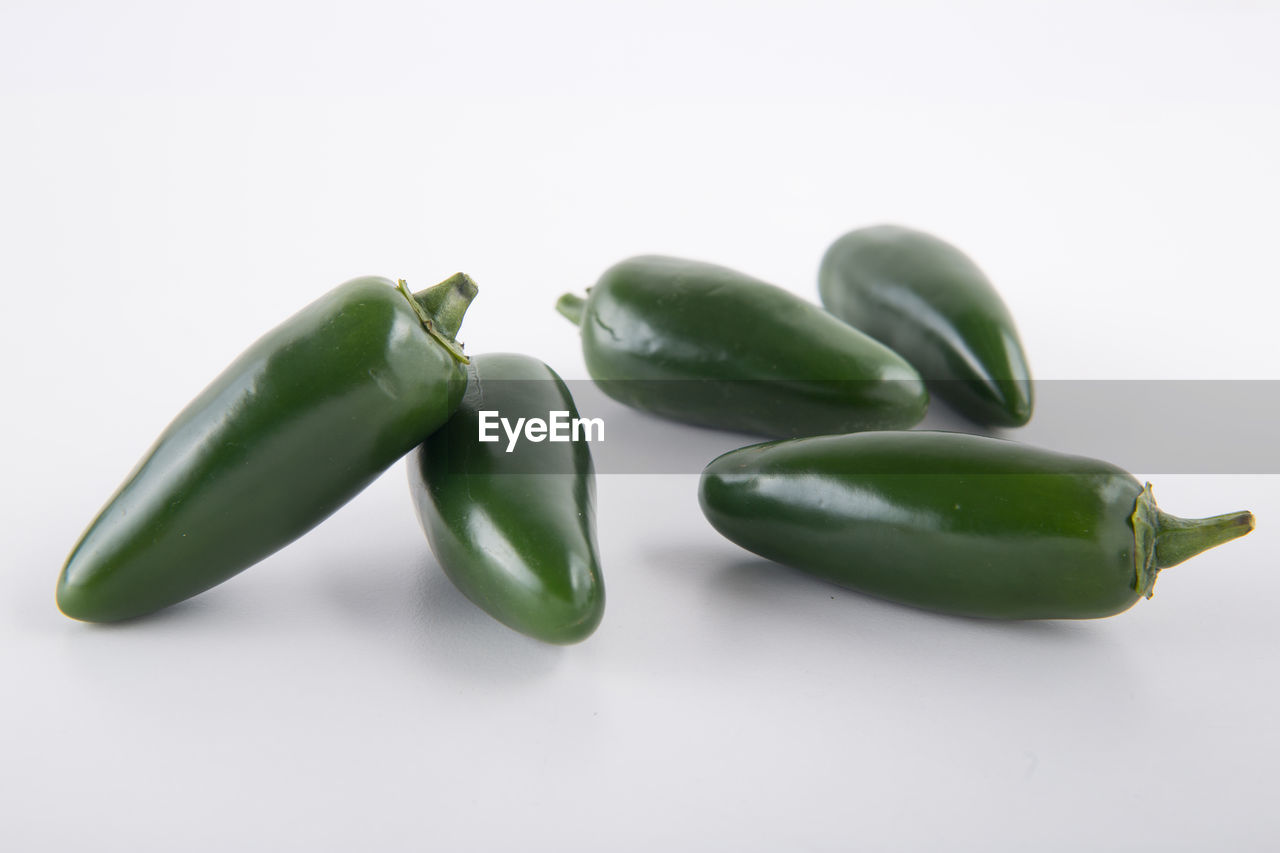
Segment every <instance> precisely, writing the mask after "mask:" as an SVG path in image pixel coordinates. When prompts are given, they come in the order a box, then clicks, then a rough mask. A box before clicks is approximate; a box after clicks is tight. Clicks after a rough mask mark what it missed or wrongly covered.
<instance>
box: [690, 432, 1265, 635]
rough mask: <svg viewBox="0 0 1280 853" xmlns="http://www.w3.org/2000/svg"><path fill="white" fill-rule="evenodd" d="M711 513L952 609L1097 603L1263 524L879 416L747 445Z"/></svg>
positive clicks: (716, 472) (1040, 453)
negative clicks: (845, 431)
mask: <svg viewBox="0 0 1280 853" xmlns="http://www.w3.org/2000/svg"><path fill="white" fill-rule="evenodd" d="M699 499H700V502H701V504H702V510H703V512H704V514H705V515H706V517H707V519H708V520H709V521H710V522H711V525H712V526H713V527H715V529H716V530H718V531H719V532H720V533H722V534H723V535H724V536H725V537H727V538H728V539H730V540H731V541H733V542H735V543H737V544H738V545H741V546H742V547H743V548H746V549H747V550H749V551H753V552H754V553H756V554H759V555H761V556H762V557H767V558H768V559H770V560H775V561H777V562H779V563H783V564H785V565H788V566H792V567H794V568H797V569H800V570H802V571H805V572H809V573H812V574H814V575H817V576H819V577H822V578H825V579H827V580H830V581H832V582H834V583H836V584H839V585H840V586H845V587H849V588H851V589H856V590H860V591H862V592H866V593H870V594H872V595H875V596H879V597H881V598H886V599H889V600H891V601H897V602H901V603H903V604H910V605H914V606H916V607H922V608H926V609H929V610H936V611H940V612H943V613H953V614H958V615H963V616H978V617H987V618H994V619H1089V618H1096V617H1102V616H1110V615H1112V614H1116V613H1120V612H1122V611H1124V610H1127V609H1128V608H1129V607H1131V606H1132V605H1133V604H1134V603H1135V602H1137V601H1138V599H1140V598H1142V597H1144V596H1147V597H1150V595H1151V591H1152V587H1153V585H1154V583H1155V579H1156V573H1157V572H1158V571H1160V570H1161V569H1164V568H1166V567H1168V566H1173V565H1176V564H1178V563H1180V562H1182V561H1183V560H1186V559H1188V558H1190V557H1192V556H1195V555H1196V554H1198V553H1200V552H1201V551H1204V550H1205V549H1207V548H1212V547H1214V546H1215V545H1220V544H1222V543H1223V542H1226V541H1229V540H1231V539H1234V538H1236V537H1238V536H1243V535H1244V534H1246V533H1248V532H1249V531H1250V530H1252V529H1253V524H1254V520H1253V515H1252V514H1251V513H1248V512H1240V513H1233V514H1230V515H1223V516H1217V517H1215V518H1207V519H1195V520H1187V519H1181V518H1177V517H1175V516H1172V515H1168V514H1167V513H1165V512H1162V511H1161V510H1160V509H1159V508H1157V507H1156V505H1155V500H1154V498H1153V497H1152V495H1151V487H1150V485H1147V486H1146V487H1145V488H1144V487H1143V485H1142V484H1141V483H1139V482H1138V481H1137V480H1135V479H1134V478H1133V477H1132V476H1131V475H1129V474H1127V473H1126V472H1124V471H1123V470H1121V469H1119V468H1117V467H1116V466H1114V465H1110V464H1108V463H1105V462H1099V461H1096V460H1093V459H1086V458H1083V457H1079V456H1068V455H1065V454H1061V453H1054V452H1051V451H1047V450H1040V449H1036V448H1033V447H1027V446H1025V445H1020V444H1016V443H1014V442H1009V441H1003V440H1000V439H994V438H986V437H982V436H975V435H961V434H956V433H939V432H877V433H863V434H860V435H839V436H821V437H817V438H803V439H796V440H792V441H778V442H772V443H767V444H758V445H754V446H751V447H744V448H741V449H738V450H734V451H731V452H729V453H726V454H724V455H723V456H720V457H719V458H717V459H715V460H714V461H713V462H712V463H711V464H710V465H708V466H707V468H706V470H704V471H703V473H702V481H701V484H700V492H699Z"/></svg>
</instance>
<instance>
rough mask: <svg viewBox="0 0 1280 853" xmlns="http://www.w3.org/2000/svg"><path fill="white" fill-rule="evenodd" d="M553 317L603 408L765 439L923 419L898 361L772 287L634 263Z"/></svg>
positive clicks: (922, 401)
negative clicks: (562, 319) (605, 401)
mask: <svg viewBox="0 0 1280 853" xmlns="http://www.w3.org/2000/svg"><path fill="white" fill-rule="evenodd" d="M556 307H557V309H558V310H559V311H560V312H561V313H562V314H564V315H565V316H566V317H568V318H569V319H570V320H572V321H573V322H575V323H577V324H579V325H580V326H581V328H582V352H583V356H584V358H585V360H586V364H587V370H588V371H589V372H590V374H591V376H592V378H593V379H595V380H596V382H597V383H598V384H599V385H600V388H601V390H603V391H604V392H605V393H606V394H608V395H609V396H611V397H613V398H614V399H616V400H618V401H620V402H622V403H625V404H627V405H630V406H633V407H635V408H638V409H643V410H646V411H649V412H653V413H655V414H658V415H662V416H664V417H668V418H671V419H673V420H678V421H684V422H686V423H694V424H700V425H703V426H711V427H719V428H722V429H731V430H740V431H744V432H748V433H755V434H758V435H765V436H795V435H816V434H821V433H832V432H850V431H853V430H864V429H892V428H898V427H908V426H911V425H913V424H916V423H918V422H919V421H920V419H921V418H923V417H924V412H925V408H926V406H927V405H928V396H927V394H926V392H925V390H924V385H923V383H922V382H921V380H920V377H919V374H917V373H916V371H915V370H914V369H913V368H912V367H911V365H909V364H907V362H906V361H905V360H903V359H902V357H900V356H899V355H898V354H896V353H894V352H892V351H891V350H889V349H888V348H887V347H885V346H883V345H881V344H879V343H877V342H876V341H874V340H872V339H871V338H869V337H867V336H866V335H864V334H862V333H861V332H858V331H857V330H855V329H852V328H851V327H849V326H848V325H847V324H846V323H843V322H841V321H840V320H838V319H836V318H835V317H833V316H831V315H830V314H828V313H827V312H826V311H823V310H822V309H821V308H819V307H818V306H816V305H813V304H810V303H808V302H806V301H804V300H803V299H801V298H799V297H798V296H795V295H793V294H791V293H789V292H787V291H785V290H783V289H782V288H779V287H775V286H773V285H771V284H766V283H764V282H762V281H758V280H756V279H753V278H751V277H749V276H746V275H743V274H742V273H739V272H734V271H733V270H729V269H725V268H723V267H718V266H713V265H712V264H705V263H699V262H696V261H687V260H681V259H678V258H666V257H638V258H631V259H630V260H626V261H623V262H622V263H620V264H617V265H616V266H614V267H612V268H610V269H609V270H607V271H606V272H605V273H604V275H603V276H601V278H600V280H599V282H597V284H596V285H595V286H594V287H592V288H591V289H590V290H589V291H588V292H587V297H586V299H585V300H584V299H582V298H581V297H578V296H574V295H572V294H565V295H564V296H562V297H561V298H560V301H559V303H558V304H557V306H556Z"/></svg>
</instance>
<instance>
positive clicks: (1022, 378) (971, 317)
mask: <svg viewBox="0 0 1280 853" xmlns="http://www.w3.org/2000/svg"><path fill="white" fill-rule="evenodd" d="M818 287H819V291H820V293H821V295H822V304H823V305H824V306H826V308H827V310H828V311H830V312H831V313H833V314H835V315H836V316H837V317H839V318H841V319H842V320H845V321H847V322H849V323H850V324H852V325H853V326H855V327H857V328H859V329H861V330H862V331H864V332H866V333H867V334H869V335H871V336H872V337H873V338H875V339H876V340H878V341H881V342H882V343H884V344H886V345H888V346H889V347H892V348H893V350H894V351H895V352H897V353H899V354H901V355H902V356H904V357H905V358H906V359H907V361H909V362H911V364H912V365H914V366H915V368H916V369H917V370H919V371H920V375H921V376H923V377H924V380H925V382H926V383H927V384H928V385H929V390H930V391H932V392H933V393H934V394H936V395H937V396H939V397H941V398H942V399H944V400H946V401H947V402H948V403H950V404H951V405H952V406H954V407H955V408H956V409H957V410H958V411H960V412H961V413H962V414H964V415H966V416H968V417H969V418H972V419H973V420H974V421H976V422H978V423H980V424H988V425H991V426H1022V425H1023V424H1025V423H1026V422H1027V421H1028V420H1030V418H1031V408H1032V387H1031V373H1030V371H1029V370H1028V368H1027V359H1026V356H1025V355H1024V354H1023V351H1022V344H1021V343H1020V342H1019V341H1018V332H1017V330H1016V329H1015V328H1014V325H1013V318H1012V317H1011V316H1009V309H1008V308H1006V307H1005V304H1004V302H1003V301H1002V300H1001V299H1000V296H999V295H998V294H997V293H996V291H995V288H994V287H992V286H991V282H990V281H989V280H988V279H987V277H986V276H985V275H984V274H983V273H982V270H980V269H978V267H977V265H975V264H974V262H973V261H971V260H969V258H968V257H966V256H965V255H964V254H963V253H962V252H961V251H960V250H959V249H957V248H955V247H954V246H952V245H950V244H949V243H945V242H943V241H942V240H939V239H938V238H937V237H933V236H930V235H929V234H925V233H923V232H920V231H914V230H912V229H910V228H901V227H898V226H893V225H881V226H877V227H874V228H862V229H860V230H857V231H852V232H850V233H848V234H846V235H844V236H843V237H841V238H840V239H839V240H837V241H836V242H835V243H834V244H832V246H831V248H829V249H828V250H827V253H826V255H825V256H824V257H823V259H822V267H821V269H820V271H819V273H818Z"/></svg>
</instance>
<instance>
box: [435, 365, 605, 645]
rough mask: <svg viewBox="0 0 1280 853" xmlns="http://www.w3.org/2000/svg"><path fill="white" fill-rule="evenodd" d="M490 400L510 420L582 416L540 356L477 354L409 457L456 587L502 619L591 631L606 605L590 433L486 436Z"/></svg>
mask: <svg viewBox="0 0 1280 853" xmlns="http://www.w3.org/2000/svg"><path fill="white" fill-rule="evenodd" d="M482 412H492V413H493V414H494V417H501V418H505V419H506V420H507V421H508V422H509V423H508V426H509V425H510V424H512V423H519V422H520V420H521V419H532V418H539V419H543V420H547V419H549V418H550V416H551V415H552V413H555V412H560V413H562V415H563V416H564V418H565V419H566V420H573V419H577V417H578V411H577V409H576V408H575V407H574V404H573V397H572V396H570V394H569V389H568V388H567V387H566V386H565V384H564V382H562V381H561V379H560V377H559V376H557V375H556V373H555V371H553V370H552V369H551V368H550V367H548V366H547V365H545V364H543V363H542V362H540V361H538V360H537V359H535V358H529V357H528V356H522V355H508V354H496V355H483V356H478V357H476V358H475V359H473V360H472V362H471V377H470V381H469V383H468V388H467V393H466V396H465V397H464V398H463V401H462V405H461V406H459V407H458V411H457V412H456V413H455V414H454V415H453V417H452V418H450V419H449V422H448V423H446V424H445V425H444V426H443V427H442V428H441V429H440V430H438V431H437V432H435V433H434V434H433V435H432V436H431V437H430V438H428V439H427V440H426V441H425V442H424V443H423V444H422V446H421V447H420V448H418V450H417V451H416V452H415V453H414V454H413V456H412V457H411V460H410V464H409V487H410V491H411V492H412V494H413V498H414V503H415V505H416V506H417V508H418V518H419V519H420V520H421V522H422V528H423V530H424V531H426V534H427V538H428V540H429V541H430V543H431V549H432V551H433V552H434V553H435V555H436V558H437V559H438V560H439V561H440V565H441V567H442V568H443V569H444V571H445V574H447V575H448V576H449V578H450V579H451V580H452V581H453V583H454V584H455V585H456V586H457V587H458V589H459V590H461V591H462V593H463V594H464V595H466V596H467V598H469V599H471V600H472V601H473V602H475V603H476V604H477V605H479V606H480V607H481V608H483V609H484V610H485V611H486V612H488V613H489V614H490V615H492V616H493V617H494V618H496V619H498V620H499V621H500V622H502V623H503V624H505V625H508V626H510V627H511V628H514V629H516V630H517V631H521V632H523V633H525V634H528V635H529V636H532V637H536V638H537V639H540V640H545V641H547V642H549V643H574V642H578V641H580V640H583V639H586V637H588V636H589V635H590V634H591V632H593V631H594V630H595V629H596V626H597V625H599V624H600V619H601V616H602V615H603V613H604V583H603V581H602V579H601V575H600V565H599V558H598V556H597V554H598V552H599V548H598V547H597V545H596V534H595V474H594V472H593V469H592V464H591V452H590V450H589V449H588V446H587V443H586V441H585V440H584V437H583V434H582V433H581V432H579V433H578V434H577V435H574V434H573V432H568V434H567V437H568V438H569V439H570V440H569V441H564V442H557V441H553V440H550V439H552V438H554V436H553V435H548V436H546V437H545V438H544V439H543V440H540V441H537V442H532V441H527V440H526V441H524V442H520V443H515V444H512V443H510V442H509V441H508V440H507V436H506V435H500V436H499V437H500V440H498V441H492V442H488V441H480V440H479V435H480V417H481V413H482ZM501 432H502V431H499V433H501Z"/></svg>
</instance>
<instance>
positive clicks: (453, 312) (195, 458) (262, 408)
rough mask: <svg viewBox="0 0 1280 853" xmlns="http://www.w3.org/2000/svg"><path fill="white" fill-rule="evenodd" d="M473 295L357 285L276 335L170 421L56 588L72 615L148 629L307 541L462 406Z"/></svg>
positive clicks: (452, 282) (450, 286)
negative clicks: (154, 618) (147, 624)
mask: <svg viewBox="0 0 1280 853" xmlns="http://www.w3.org/2000/svg"><path fill="white" fill-rule="evenodd" d="M475 293H476V288H475V284H474V283H473V282H472V281H471V279H470V278H468V277H467V276H465V275H463V274H461V273H459V274H457V275H455V276H453V277H452V278H450V279H448V280H447V281H445V282H443V283H441V284H439V285H436V286H435V287H433V288H430V289H428V290H425V291H422V292H421V293H417V294H412V293H410V292H409V290H408V289H407V288H406V287H405V286H404V282H401V283H400V284H399V286H398V287H397V285H395V284H393V283H392V282H390V281H388V280H387V279H384V278H372V277H370V278H357V279H354V280H352V281H348V282H347V283H346V284H343V285H341V286H339V287H337V288H336V289H334V290H333V291H331V292H330V293H328V294H326V295H325V296H322V297H321V298H320V299H318V300H316V301H315V302H313V303H311V304H310V305H309V306H307V307H306V308H304V309H302V310H301V311H300V312H298V313H297V314H295V315H294V316H293V317H292V318H290V319H288V320H286V321H285V322H284V323H283V324H281V325H280V326H277V327H276V328H275V329H273V330H272V331H270V332H268V333H267V334H266V335H264V336H263V337H262V338H261V339H259V340H258V341H257V342H256V343H254V344H253V345H252V346H251V347H250V348H249V349H248V350H246V351H245V352H244V353H243V354H242V355H241V356H240V357H239V358H238V359H237V360H236V361H235V362H233V363H232V364H231V365H230V366H229V367H228V368H227V369H226V370H225V371H223V373H222V374H221V375H220V376H218V377H217V378H216V379H214V380H213V383H212V384H211V385H209V387H207V388H206V389H205V390H204V391H203V392H201V393H200V395H199V396H198V397H196V398H195V399H194V400H193V401H192V402H191V403H190V404H188V405H187V407H186V408H185V409H183V411H182V412H181V413H180V414H179V415H178V417H177V418H176V419H175V420H174V421H173V423H171V424H170V425H169V426H168V428H167V429H165V431H164V433H163V434H161V436H160V438H159V439H158V440H157V441H156V443H155V444H154V445H153V446H152V448H151V449H150V451H148V453H147V454H146V456H145V457H144V458H143V459H142V461H141V462H140V463H139V464H138V466H137V467H136V468H135V469H134V471H133V473H132V474H130V475H129V478H128V479H127V480H126V481H125V483H124V485H122V486H121V487H120V489H119V490H118V491H117V492H116V494H115V496H114V497H112V498H111V500H110V502H108V503H107V505H106V507H105V508H103V510H102V511H101V512H100V513H99V514H98V517H97V518H96V519H94V521H93V523H92V524H91V525H90V526H89V529H88V530H87V531H86V532H85V533H84V535H83V536H82V537H81V539H80V541H79V543H78V544H77V545H76V546H75V549H74V550H73V551H72V552H71V556H70V557H69V558H68V559H67V563H66V565H65V566H64V567H63V569H62V574H61V576H60V577H59V579H58V589H57V601H58V607H59V608H60V609H61V610H62V612H63V613H65V614H66V615H68V616H71V617H73V618H76V619H83V620H86V621H90V622H109V621H115V620H119V619H128V618H131V617H134V616H140V615H143V614H145V613H150V612H152V611H155V610H159V609H160V608H162V607H167V606H168V605H170V604H174V603H176V602H179V601H182V600H183V599H186V598H189V597H191V596H193V595H196V594H198V593H200V592H203V591H204V590H206V589H209V588H210V587H212V586H214V585H216V584H219V583H221V582H222V581H224V580H226V579H228V578H230V577H231V576H232V575H235V574H236V573H238V572H240V571H242V570H243V569H245V568H248V567H249V566H250V565H252V564H253V563H256V562H257V561H259V560H261V559H262V558H264V557H266V556H267V555H269V554H271V553H272V552H274V551H276V550H277V549H279V548H281V547H283V546H284V545H286V544H288V543H289V542H291V541H292V540H294V539H296V538H297V537H299V536H301V535H302V534H303V533H305V532H306V531H308V530H310V529H311V528H312V527H314V526H315V525H316V524H318V523H319V522H320V521H321V520H323V519H324V518H325V517H326V516H328V515H329V514H330V513H332V512H333V511H334V510H336V509H338V507H340V506H342V505H343V504H344V503H346V502H347V501H348V500H349V499H351V498H352V497H354V496H355V495H356V493H358V492H359V491H360V490H361V489H363V488H364V487H365V486H366V485H368V484H369V483H370V482H372V481H373V479H374V478H375V477H377V476H378V475H379V474H380V473H381V472H382V471H383V470H385V469H386V468H388V467H389V466H390V465H391V464H392V463H393V462H395V461H396V460H397V459H399V458H400V457H402V456H404V455H405V454H406V453H408V452H409V451H410V450H412V449H413V448H414V446H416V445H417V444H418V443H420V442H421V441H422V440H423V439H424V438H425V437H426V436H427V435H429V434H430V433H431V432H432V431H433V430H435V429H436V428H437V427H439V426H440V425H441V424H443V423H444V422H445V421H446V420H447V419H448V417H449V415H450V414H452V412H453V410H454V409H455V408H457V406H458V403H459V401H460V400H461V399H462V395H463V392H464V391H465V389H466V381H467V378H466V368H465V367H464V363H465V362H466V360H467V359H466V357H465V356H464V355H463V354H462V350H461V348H460V346H459V345H458V344H457V343H456V342H455V341H454V336H455V335H456V334H457V330H458V326H459V324H460V323H461V322H462V316H463V314H464V313H465V312H466V309H467V306H468V304H469V303H470V302H471V299H472V298H473V297H474V296H475Z"/></svg>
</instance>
